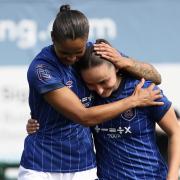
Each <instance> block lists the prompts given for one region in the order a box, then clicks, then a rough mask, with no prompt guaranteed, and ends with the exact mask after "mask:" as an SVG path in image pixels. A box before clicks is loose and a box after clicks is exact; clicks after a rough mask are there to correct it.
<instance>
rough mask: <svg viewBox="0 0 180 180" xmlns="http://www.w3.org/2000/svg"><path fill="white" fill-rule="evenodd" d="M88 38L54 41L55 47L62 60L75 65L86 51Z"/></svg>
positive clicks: (64, 62)
mask: <svg viewBox="0 0 180 180" xmlns="http://www.w3.org/2000/svg"><path fill="white" fill-rule="evenodd" d="M86 42H87V38H77V39H75V40H72V39H67V40H65V41H63V42H62V43H61V44H60V43H57V42H54V49H55V52H56V55H57V56H58V57H59V59H60V61H61V62H62V63H63V64H66V65H73V64H74V63H75V62H76V61H78V60H79V59H80V58H81V57H82V56H83V55H84V52H85V48H86Z"/></svg>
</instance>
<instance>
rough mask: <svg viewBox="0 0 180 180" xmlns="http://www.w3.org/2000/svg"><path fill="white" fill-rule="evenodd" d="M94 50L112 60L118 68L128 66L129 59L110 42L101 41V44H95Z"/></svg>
mask: <svg viewBox="0 0 180 180" xmlns="http://www.w3.org/2000/svg"><path fill="white" fill-rule="evenodd" d="M94 50H95V51H96V54H98V55H100V56H101V57H103V58H105V59H107V60H108V61H110V62H112V63H113V64H114V65H115V66H116V67H117V68H118V69H121V68H124V67H126V63H127V61H126V60H125V58H124V57H122V56H121V54H120V53H119V52H118V51H117V50H116V49H115V48H113V47H111V46H110V45H109V44H106V43H104V42H101V43H100V44H94Z"/></svg>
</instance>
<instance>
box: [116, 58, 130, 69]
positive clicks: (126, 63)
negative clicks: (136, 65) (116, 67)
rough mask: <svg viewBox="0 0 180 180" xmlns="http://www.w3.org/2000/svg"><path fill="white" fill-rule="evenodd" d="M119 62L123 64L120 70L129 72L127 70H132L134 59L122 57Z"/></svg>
mask: <svg viewBox="0 0 180 180" xmlns="http://www.w3.org/2000/svg"><path fill="white" fill-rule="evenodd" d="M118 62H119V63H120V64H121V67H120V69H125V70H127V69H130V68H131V67H132V66H133V61H132V59H130V58H127V57H121V59H120V60H119V61H118ZM122 62H123V63H122Z"/></svg>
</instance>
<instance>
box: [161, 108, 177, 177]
mask: <svg viewBox="0 0 180 180" xmlns="http://www.w3.org/2000/svg"><path fill="white" fill-rule="evenodd" d="M158 124H159V126H160V127H161V128H162V129H163V130H164V131H165V132H166V133H167V135H168V139H169V141H168V166H169V167H168V169H169V170H168V176H167V180H178V171H179V167H180V138H179V137H180V125H179V124H178V121H177V118H176V115H175V113H174V109H173V108H172V107H170V109H169V110H168V111H167V112H166V114H165V115H164V116H163V118H162V119H161V120H160V121H159V123H158Z"/></svg>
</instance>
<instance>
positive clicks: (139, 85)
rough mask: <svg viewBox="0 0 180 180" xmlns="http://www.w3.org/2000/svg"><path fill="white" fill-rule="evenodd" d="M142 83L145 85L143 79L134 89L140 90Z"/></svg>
mask: <svg viewBox="0 0 180 180" xmlns="http://www.w3.org/2000/svg"><path fill="white" fill-rule="evenodd" d="M144 83H145V79H144V78H142V79H141V81H140V82H139V84H137V86H136V89H141V88H142V87H143V85H144Z"/></svg>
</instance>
